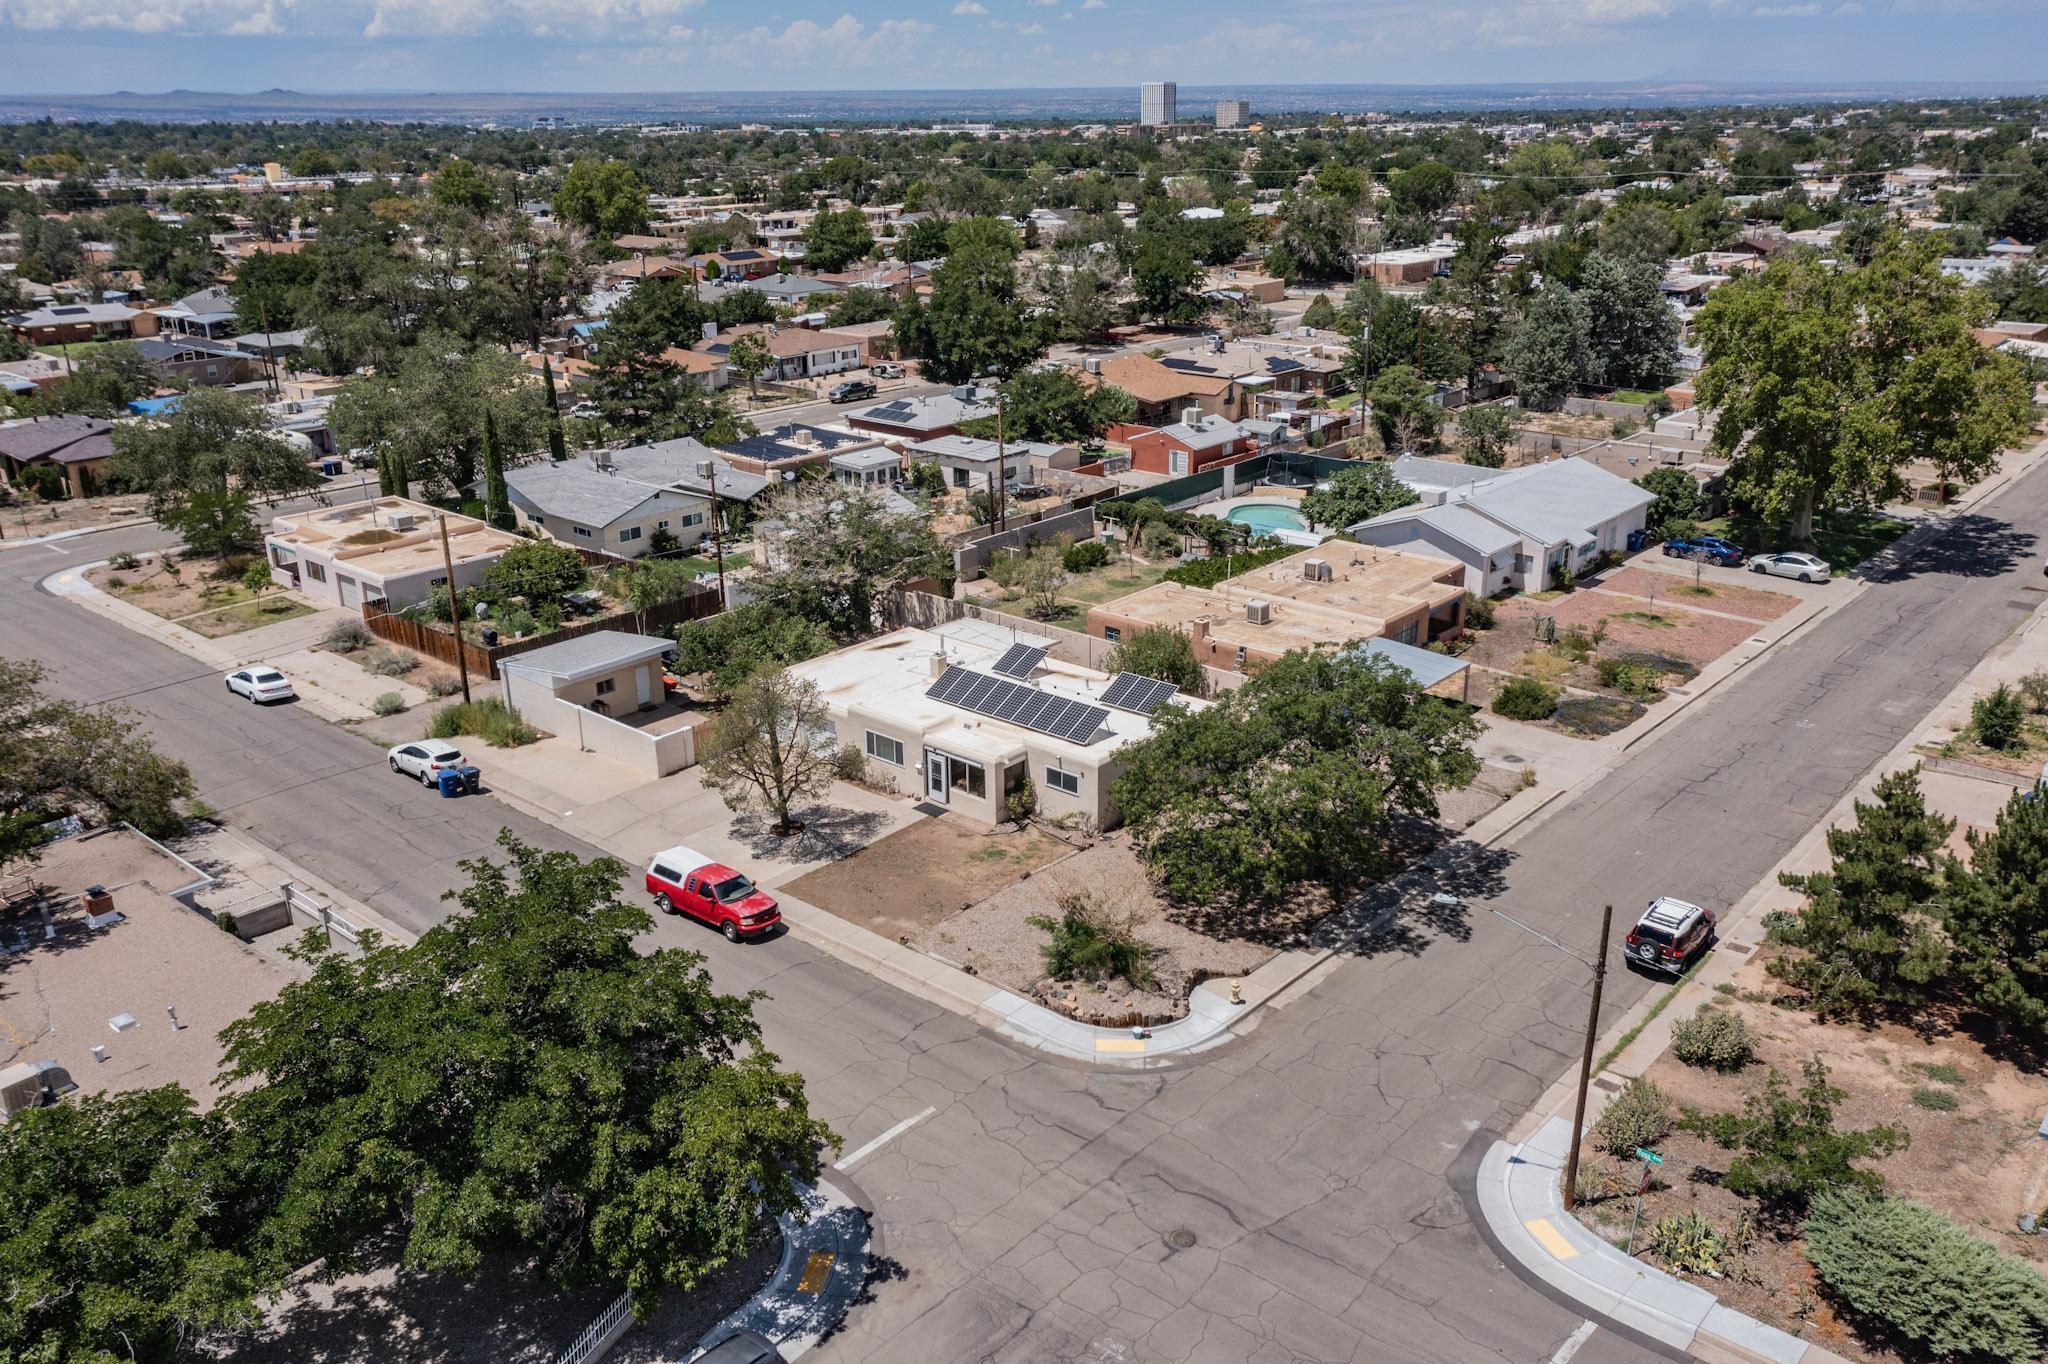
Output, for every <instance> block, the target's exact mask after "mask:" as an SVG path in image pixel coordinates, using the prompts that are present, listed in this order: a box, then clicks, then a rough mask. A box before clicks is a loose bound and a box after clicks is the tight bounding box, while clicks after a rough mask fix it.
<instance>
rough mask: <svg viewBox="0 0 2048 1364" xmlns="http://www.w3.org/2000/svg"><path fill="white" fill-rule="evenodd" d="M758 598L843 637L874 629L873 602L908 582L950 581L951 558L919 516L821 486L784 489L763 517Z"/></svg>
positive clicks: (862, 492)
mask: <svg viewBox="0 0 2048 1364" xmlns="http://www.w3.org/2000/svg"><path fill="white" fill-rule="evenodd" d="M764 518H765V519H766V520H767V521H768V522H769V525H768V526H767V527H766V528H765V529H764V531H763V532H762V534H761V535H760V537H759V538H760V542H761V545H762V549H763V555H762V562H761V565H760V572H759V574H758V575H757V576H756V578H755V579H754V580H753V582H754V586H755V589H756V596H757V598H758V599H760V600H763V601H768V602H773V603H775V604H777V605H778V606H780V607H781V608H782V609H784V610H786V611H788V612H790V613H791V614H794V615H798V616H802V617H804V618H805V619H807V620H812V621H816V622H817V623H818V624H820V625H822V626H824V627H825V628H826V629H828V630H830V631H832V632H834V633H835V634H839V635H842V636H850V635H855V634H860V633H864V632H866V631H868V630H871V629H872V628H873V627H874V616H875V599H876V597H878V596H879V595H881V594H882V593H884V592H889V591H893V590H895V589H897V588H900V587H902V586H904V585H905V584H906V583H908V582H909V581H910V580H911V579H913V578H919V577H925V576H927V575H929V576H938V575H940V574H944V575H946V576H949V577H950V576H951V573H952V557H951V555H950V554H949V553H948V552H947V551H946V549H945V547H944V546H943V545H942V544H941V543H940V542H939V537H938V535H937V534H936V533H935V532H934V531H933V530H932V527H931V522H930V520H929V518H927V517H926V516H925V514H924V513H922V512H919V511H895V510H892V509H891V507H890V505H889V504H888V503H887V502H885V501H884V500H883V499H882V497H881V495H880V494H879V493H876V492H874V491H872V490H869V489H865V488H850V487H845V486H842V485H838V484H831V483H821V482H799V483H796V484H793V485H790V486H789V487H788V488H786V489H784V490H783V491H782V492H781V493H780V494H779V495H778V496H777V497H776V498H775V500H774V502H773V503H771V504H770V505H769V506H768V508H767V509H766V511H765V512H764Z"/></svg>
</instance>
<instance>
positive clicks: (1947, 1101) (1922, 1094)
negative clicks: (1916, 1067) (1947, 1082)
mask: <svg viewBox="0 0 2048 1364" xmlns="http://www.w3.org/2000/svg"><path fill="white" fill-rule="evenodd" d="M1913 1102H1914V1103H1916V1104H1918V1105H1919V1106H1920V1107H1922V1108H1924V1109H1926V1110H1928V1111H1929V1112H1930V1113H1953V1112H1954V1111H1955V1109H1956V1105H1957V1104H1959V1103H1961V1102H1962V1100H1960V1099H1958V1098H1957V1097H1956V1096H1955V1095H1954V1094H1953V1093H1951V1092H1949V1091H1948V1090H1946V1089H1935V1088H1933V1087H1932V1086H1925V1087H1922V1088H1920V1089H1916V1090H1914V1091H1913Z"/></svg>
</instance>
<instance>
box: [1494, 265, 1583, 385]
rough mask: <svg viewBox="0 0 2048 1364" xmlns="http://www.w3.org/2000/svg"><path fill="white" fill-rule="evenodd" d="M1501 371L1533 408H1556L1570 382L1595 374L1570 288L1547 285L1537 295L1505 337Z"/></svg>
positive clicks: (1580, 308)
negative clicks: (1506, 340)
mask: <svg viewBox="0 0 2048 1364" xmlns="http://www.w3.org/2000/svg"><path fill="white" fill-rule="evenodd" d="M1501 370H1502V372H1504V373H1505V374H1506V375H1507V376H1508V377H1509V378H1510V379H1513V380H1514V381H1515V389H1516V391H1517V392H1518V393H1519V394H1520V395H1521V398H1522V401H1523V402H1524V403H1525V404H1527V405H1528V406H1529V407H1530V408H1532V409H1534V410H1535V411H1538V412H1555V411H1556V410H1557V409H1558V408H1559V407H1561V406H1563V405H1564V400H1565V399H1566V398H1567V397H1568V396H1570V394H1571V391H1572V388H1573V386H1574V385H1577V384H1581V383H1585V382H1587V381H1588V380H1590V379H1592V378H1594V377H1595V375H1594V371H1593V352H1592V349H1591V346H1590V343H1589V342H1588V339H1587V326H1586V309H1585V306H1584V305H1583V304H1582V303H1581V302H1580V301H1579V300H1578V298H1577V297H1576V296H1575V295H1574V294H1573V293H1572V292H1571V291H1570V290H1569V289H1567V288H1565V287H1564V286H1563V285H1562V284H1548V285H1545V286H1544V288H1543V291H1542V292H1541V293H1539V294H1537V295H1536V300H1535V302H1534V303H1532V304H1531V305H1530V306H1529V311H1528V312H1527V313H1525V314H1523V316H1522V320H1521V322H1520V323H1518V324H1517V325H1516V327H1515V330H1514V332H1513V334H1511V335H1510V336H1509V337H1508V343H1507V347H1506V349H1505V351H1504V352H1503V353H1502V355H1501Z"/></svg>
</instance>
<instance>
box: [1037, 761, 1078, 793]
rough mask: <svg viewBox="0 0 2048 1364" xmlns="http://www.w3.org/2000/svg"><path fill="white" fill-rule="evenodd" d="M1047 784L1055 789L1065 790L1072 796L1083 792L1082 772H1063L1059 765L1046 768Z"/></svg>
mask: <svg viewBox="0 0 2048 1364" xmlns="http://www.w3.org/2000/svg"><path fill="white" fill-rule="evenodd" d="M1045 784H1046V785H1047V786H1049V787H1051V788H1052V789H1053V790H1055V791H1064V792H1066V793H1067V794H1068V795H1070V796H1078V795H1080V794H1081V774H1080V773H1079V772H1062V771H1060V770H1059V769H1058V768H1057V767H1048V768H1046V769H1045Z"/></svg>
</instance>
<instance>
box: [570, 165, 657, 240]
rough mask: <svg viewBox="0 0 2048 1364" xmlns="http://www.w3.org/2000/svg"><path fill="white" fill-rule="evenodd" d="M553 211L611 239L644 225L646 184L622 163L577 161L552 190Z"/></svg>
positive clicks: (592, 233)
mask: <svg viewBox="0 0 2048 1364" xmlns="http://www.w3.org/2000/svg"><path fill="white" fill-rule="evenodd" d="M554 210H555V214H556V216H557V217H559V218H561V219H563V220H564V221H565V222H571V223H575V224H576V225H577V226H579V227H581V228H583V229H585V230H586V231H588V232H589V233H590V234H591V235H592V236H595V237H600V238H603V239H605V240H610V239H611V238H613V237H618V236H623V235H624V234H626V233H629V232H638V231H639V230H640V229H641V228H643V227H645V226H647V184H646V182H645V181H643V180H642V179H641V178H640V175H639V172H637V171H635V170H634V169H633V168H632V167H631V166H629V165H627V164H626V163H625V162H623V161H578V162H576V163H575V164H574V165H572V166H570V167H569V171H568V173H567V174H566V175H564V176H563V177H562V187H561V188H560V189H558V190H556V191H555V197H554Z"/></svg>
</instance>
